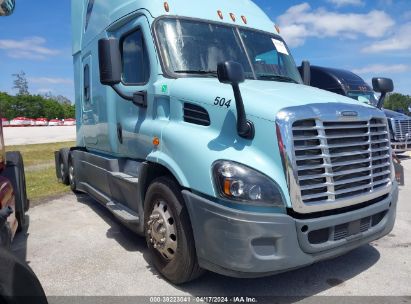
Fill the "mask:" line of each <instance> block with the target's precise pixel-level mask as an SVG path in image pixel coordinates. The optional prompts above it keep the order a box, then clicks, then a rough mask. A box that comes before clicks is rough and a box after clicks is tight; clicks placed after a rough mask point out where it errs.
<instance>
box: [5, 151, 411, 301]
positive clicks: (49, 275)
mask: <svg viewBox="0 0 411 304" xmlns="http://www.w3.org/2000/svg"><path fill="white" fill-rule="evenodd" d="M403 165H404V167H405V175H406V176H405V179H406V182H407V181H409V182H411V158H408V159H406V160H404V161H403ZM410 197H411V187H410V186H409V185H408V184H406V185H405V186H402V187H401V189H400V199H399V203H398V212H397V220H396V224H395V227H394V230H393V231H392V232H391V233H390V234H389V235H388V236H386V237H384V238H383V239H380V240H378V241H375V242H373V243H371V244H369V245H365V246H362V247H360V248H358V249H356V250H354V251H352V252H350V253H348V254H346V255H344V256H341V257H338V258H335V259H332V260H327V261H323V262H319V263H317V264H314V265H311V266H309V267H305V268H302V269H298V270H294V271H290V272H287V273H283V274H279V275H275V276H271V277H266V278H261V279H234V278H229V277H224V276H221V275H218V274H214V273H210V272H207V273H206V274H205V275H204V276H202V277H201V278H199V279H197V280H196V281H194V282H190V283H188V284H186V285H183V286H173V285H172V284H170V283H168V282H167V281H165V280H164V279H162V278H161V276H159V274H158V273H157V271H156V270H155V269H153V267H152V266H151V265H150V261H149V257H148V254H147V249H146V246H145V240H144V239H143V238H142V237H139V236H136V235H134V234H133V233H131V232H130V231H129V230H128V229H127V228H125V227H123V226H122V225H121V224H119V222H118V221H116V220H115V218H113V216H112V215H111V214H110V213H109V212H108V211H106V210H105V209H104V208H103V207H101V206H100V205H99V204H98V203H97V202H95V201H94V200H92V199H90V198H89V197H88V196H86V195H80V196H75V195H73V194H69V195H66V196H64V197H61V198H59V199H53V200H51V201H48V202H45V203H44V204H41V205H38V206H36V207H34V208H32V209H31V210H30V211H29V213H28V214H29V218H30V227H29V230H28V231H27V233H22V234H19V235H17V237H16V239H15V242H14V247H13V250H14V251H15V253H16V254H17V255H18V256H20V257H21V258H23V259H26V260H27V261H28V263H29V265H30V266H31V267H32V269H33V270H34V271H35V273H36V274H37V276H38V277H39V279H40V281H41V283H42V284H43V288H44V290H45V292H46V294H47V295H48V296H74V295H76V296H108V295H110V296H136V295H139V296H141V295H144V296H194V297H197V296H216V295H219V296H239V295H247V296H256V297H261V296H294V297H298V299H299V300H301V299H308V300H310V299H318V297H315V298H312V296H317V295H321V296H402V297H403V296H410V295H411V254H410V253H411V251H410V246H411V204H410V199H409V198H410ZM401 299H402V300H401V301H400V302H403V303H406V302H411V300H410V298H409V297H407V298H401ZM316 301H317V300H314V302H313V303H315V302H316ZM147 302H148V301H147ZM150 302H152V301H151V299H150ZM359 302H360V303H363V301H359ZM384 302H385V300H384ZM386 302H389V301H386ZM135 303H137V302H135Z"/></svg>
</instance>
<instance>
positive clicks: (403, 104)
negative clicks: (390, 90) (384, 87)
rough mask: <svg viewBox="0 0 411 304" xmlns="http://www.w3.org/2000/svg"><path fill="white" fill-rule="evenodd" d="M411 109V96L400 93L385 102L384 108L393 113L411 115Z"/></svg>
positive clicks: (391, 95) (392, 95)
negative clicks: (410, 109)
mask: <svg viewBox="0 0 411 304" xmlns="http://www.w3.org/2000/svg"><path fill="white" fill-rule="evenodd" d="M410 107H411V96H408V95H403V94H399V93H394V94H390V96H389V97H387V99H386V101H385V102H384V108H385V109H390V110H393V111H401V112H403V113H405V114H408V115H410V111H409V108H410Z"/></svg>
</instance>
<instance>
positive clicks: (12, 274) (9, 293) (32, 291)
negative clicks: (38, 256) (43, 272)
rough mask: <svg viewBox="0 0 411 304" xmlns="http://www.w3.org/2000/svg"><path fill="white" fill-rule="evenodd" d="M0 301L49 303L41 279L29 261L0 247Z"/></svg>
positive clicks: (8, 302) (10, 302)
mask: <svg viewBox="0 0 411 304" xmlns="http://www.w3.org/2000/svg"><path fill="white" fill-rule="evenodd" d="M0 303H7V304H26V303H34V304H47V303H48V302H47V298H46V295H45V293H44V290H43V287H42V286H41V284H40V281H39V280H38V278H37V276H36V275H35V274H34V272H33V271H32V270H31V268H30V267H29V266H28V265H27V263H26V262H23V261H21V260H19V259H18V258H17V257H16V256H14V255H13V254H12V253H11V252H10V251H9V250H6V249H4V248H0Z"/></svg>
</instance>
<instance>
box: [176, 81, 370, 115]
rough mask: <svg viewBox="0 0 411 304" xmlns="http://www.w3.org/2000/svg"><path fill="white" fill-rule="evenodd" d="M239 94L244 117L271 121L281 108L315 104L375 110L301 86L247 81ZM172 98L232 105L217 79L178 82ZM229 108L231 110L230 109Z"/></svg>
mask: <svg viewBox="0 0 411 304" xmlns="http://www.w3.org/2000/svg"><path fill="white" fill-rule="evenodd" d="M240 90H241V94H242V97H243V101H244V107H245V110H246V113H247V115H252V116H256V117H260V118H264V119H268V120H274V119H275V116H276V114H277V113H278V112H279V111H280V110H281V109H283V108H286V107H292V106H300V105H307V104H314V103H346V104H351V105H357V106H360V107H368V108H374V107H372V106H369V105H366V104H359V103H358V101H356V100H353V99H351V98H348V97H344V96H342V95H338V94H334V93H331V92H328V91H324V90H320V89H317V88H314V87H310V86H305V85H301V84H294V83H285V82H276V81H261V80H246V81H245V82H244V83H242V84H240ZM170 95H171V96H172V97H173V98H177V99H181V100H184V101H191V102H193V103H203V104H209V105H214V102H215V100H216V98H217V97H220V98H225V99H226V100H230V99H231V100H232V105H233V104H234V103H235V101H234V94H233V90H232V88H231V86H230V85H227V84H222V83H220V82H219V81H218V80H217V79H216V78H179V79H176V80H173V81H172V83H170ZM231 108H232V107H231Z"/></svg>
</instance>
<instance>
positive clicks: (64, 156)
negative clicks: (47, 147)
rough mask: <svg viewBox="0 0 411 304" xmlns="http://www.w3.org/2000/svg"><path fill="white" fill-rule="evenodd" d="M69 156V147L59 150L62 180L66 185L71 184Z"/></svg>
mask: <svg viewBox="0 0 411 304" xmlns="http://www.w3.org/2000/svg"><path fill="white" fill-rule="evenodd" d="M68 157H69V150H68V149H67V148H65V149H61V150H60V152H59V170H60V177H61V182H62V183H63V184H64V185H68V184H69V172H68Z"/></svg>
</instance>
